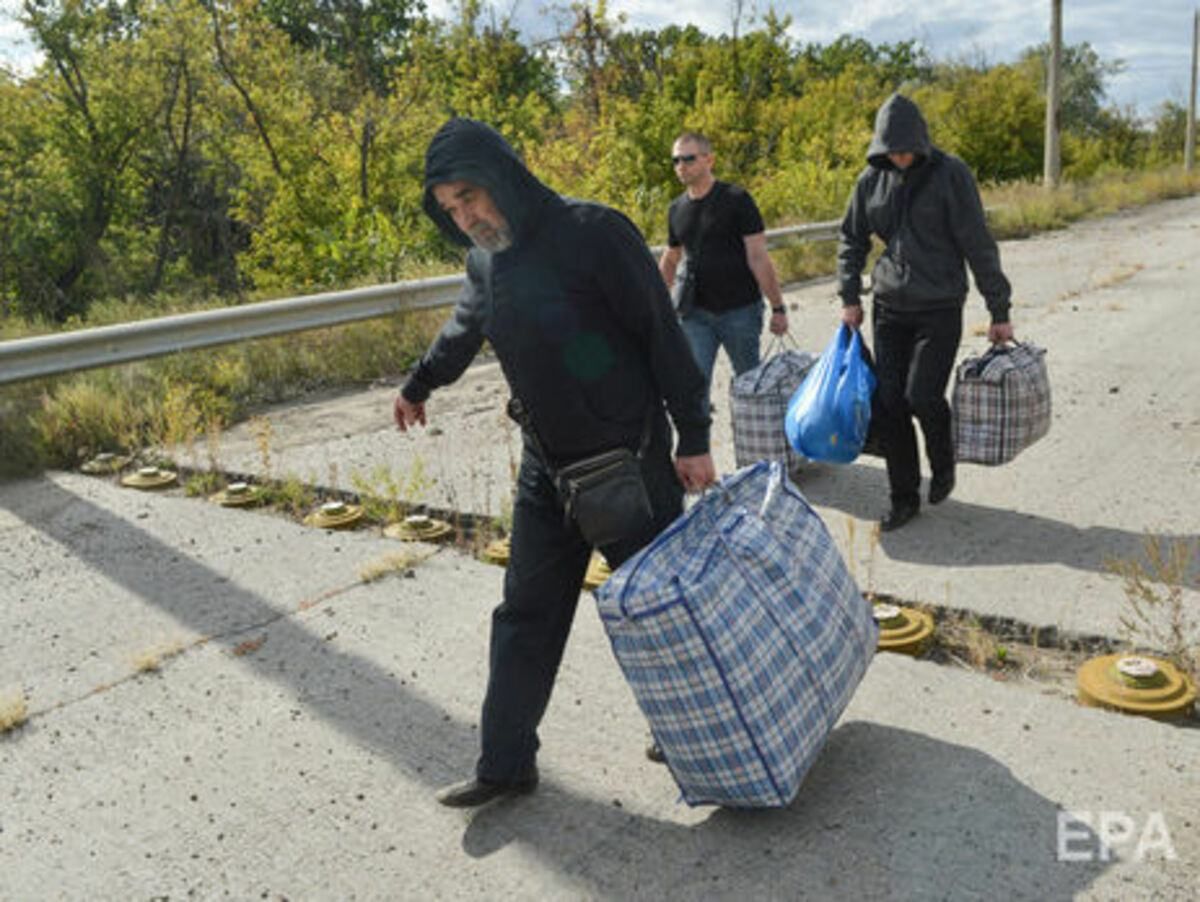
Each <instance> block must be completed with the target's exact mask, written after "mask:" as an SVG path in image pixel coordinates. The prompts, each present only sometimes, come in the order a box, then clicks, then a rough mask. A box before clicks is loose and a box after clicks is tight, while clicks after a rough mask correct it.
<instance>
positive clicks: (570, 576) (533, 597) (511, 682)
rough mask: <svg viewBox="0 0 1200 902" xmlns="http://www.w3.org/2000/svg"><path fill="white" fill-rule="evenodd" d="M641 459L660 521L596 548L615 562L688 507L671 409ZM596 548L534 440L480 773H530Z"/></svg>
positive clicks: (501, 612) (525, 461) (519, 505)
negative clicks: (567, 515) (569, 519)
mask: <svg viewBox="0 0 1200 902" xmlns="http://www.w3.org/2000/svg"><path fill="white" fill-rule="evenodd" d="M656 427H657V428H656V429H655V436H654V439H653V440H652V442H651V444H650V447H649V448H648V449H647V451H646V454H645V457H644V458H643V463H642V473H643V475H644V476H645V479H646V488H647V490H648V491H649V494H650V500H651V503H652V506H653V508H654V520H655V523H654V527H653V528H652V529H650V530H648V531H647V532H646V534H645V535H640V536H629V537H628V538H627V539H624V540H622V541H621V542H619V543H617V544H615V545H612V546H609V547H607V548H602V549H600V550H601V552H602V553H603V554H604V556H605V558H606V559H607V560H608V563H609V564H610V566H612V567H613V568H614V569H615V568H616V567H618V566H620V565H621V563H622V562H623V561H625V560H626V559H627V558H629V557H630V556H632V555H633V554H634V553H636V552H637V551H638V550H639V549H641V548H642V547H643V546H644V545H646V544H647V543H648V542H649V541H650V540H651V539H653V538H654V536H655V535H657V534H658V533H659V532H661V531H662V530H663V529H664V528H666V526H667V525H668V524H669V523H670V522H671V521H672V520H674V519H675V518H676V517H677V516H679V514H680V513H681V512H682V510H683V487H682V486H681V485H680V484H679V479H678V477H677V476H676V475H675V467H674V464H673V463H672V461H671V457H670V450H669V449H670V444H671V442H670V430H669V429H668V428H667V424H666V420H665V418H664V419H662V420H661V421H660V422H659V423H657V424H656ZM591 553H592V549H591V548H590V547H589V546H588V545H587V543H586V542H584V540H583V537H582V536H581V535H580V534H579V530H578V529H577V528H576V527H575V526H574V524H566V523H564V521H563V508H562V504H561V503H560V501H559V498H558V493H557V492H556V491H555V487H554V483H553V481H552V477H551V475H550V471H549V470H548V469H547V468H546V466H545V464H544V463H543V462H542V460H541V458H540V457H539V456H538V455H537V453H536V452H534V451H533V450H532V449H531V448H530V447H529V444H528V442H526V444H525V448H524V450H523V452H522V455H521V468H520V473H519V475H518V477H517V495H516V500H515V502H514V505H513V529H512V537H511V547H510V551H509V561H508V569H507V571H506V573H505V578H504V601H503V603H502V604H501V605H500V606H499V607H497V608H496V609H495V611H493V612H492V638H491V651H490V660H489V673H488V687H487V695H486V696H485V698H484V702H483V725H482V730H481V733H482V735H481V740H482V747H483V748H482V754H481V755H480V758H479V762H478V764H477V766H476V773H477V774H478V776H479V777H480V778H482V779H485V780H492V781H498V782H509V781H513V780H519V779H521V778H522V777H524V776H527V775H529V774H530V772H531V771H532V770H533V767H534V762H535V759H536V756H537V750H538V737H537V728H538V724H539V723H540V722H541V719H542V715H543V714H544V713H545V711H546V705H547V704H548V703H549V701H550V692H551V690H552V689H553V688H554V679H555V676H556V675H557V674H558V666H559V663H560V662H561V660H562V654H563V648H564V647H565V645H566V642H567V635H568V633H569V632H570V630H571V622H572V620H573V619H574V617H575V606H576V604H577V603H578V601H579V593H580V590H581V588H582V586H583V577H584V573H585V572H586V571H587V565H588V559H589V558H590V556H591Z"/></svg>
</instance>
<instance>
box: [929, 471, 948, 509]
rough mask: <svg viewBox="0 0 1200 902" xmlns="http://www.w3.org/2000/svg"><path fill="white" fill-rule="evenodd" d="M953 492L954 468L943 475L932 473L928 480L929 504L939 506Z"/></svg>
mask: <svg viewBox="0 0 1200 902" xmlns="http://www.w3.org/2000/svg"><path fill="white" fill-rule="evenodd" d="M953 491H954V468H953V467H951V468H950V469H949V470H946V471H945V472H943V473H934V474H933V478H932V479H930V480H929V503H930V504H941V503H942V502H943V501H945V500H946V499H947V498H949V497H950V493H951V492H953Z"/></svg>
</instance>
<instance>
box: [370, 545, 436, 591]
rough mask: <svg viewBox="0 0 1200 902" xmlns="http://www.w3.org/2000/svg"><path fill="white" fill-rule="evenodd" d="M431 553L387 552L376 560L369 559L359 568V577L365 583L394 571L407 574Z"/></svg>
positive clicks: (374, 580)
mask: <svg viewBox="0 0 1200 902" xmlns="http://www.w3.org/2000/svg"><path fill="white" fill-rule="evenodd" d="M429 554H432V552H428V553H426V554H415V553H413V552H408V551H395V552H391V553H389V554H385V555H384V556H383V557H381V558H378V559H377V560H374V561H368V562H367V563H365V564H363V565H362V566H361V567H360V568H359V570H358V576H359V579H361V580H362V581H363V582H364V583H375V582H379V580H381V579H383V578H384V577H387V576H390V575H392V574H393V573H401V574H406V573H410V572H412V570H413V569H414V568H415V567H416V566H417V565H419V564H420V563H421V562H422V561H424V560H425V559H426V558H427V557H429Z"/></svg>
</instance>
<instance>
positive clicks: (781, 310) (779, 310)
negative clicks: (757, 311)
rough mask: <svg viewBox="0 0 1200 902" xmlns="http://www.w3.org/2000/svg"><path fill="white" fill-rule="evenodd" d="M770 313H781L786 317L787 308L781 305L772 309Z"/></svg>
mask: <svg viewBox="0 0 1200 902" xmlns="http://www.w3.org/2000/svg"><path fill="white" fill-rule="evenodd" d="M771 312H772V313H782V314H783V315H784V316H787V307H785V306H784V305H783V304H780V305H779V306H778V307H772V308H771Z"/></svg>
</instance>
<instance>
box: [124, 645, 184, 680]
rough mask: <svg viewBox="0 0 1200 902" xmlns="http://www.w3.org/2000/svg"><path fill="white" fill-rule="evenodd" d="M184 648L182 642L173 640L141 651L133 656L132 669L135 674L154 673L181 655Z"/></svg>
mask: <svg viewBox="0 0 1200 902" xmlns="http://www.w3.org/2000/svg"><path fill="white" fill-rule="evenodd" d="M184 648H186V646H185V645H184V643H183V642H181V641H179V640H173V641H171V642H164V643H160V644H158V645H154V646H151V647H150V648H146V649H143V650H142V651H139V652H137V653H136V654H135V655H134V656H133V669H134V671H135V672H137V673H156V672H157V671H159V670H162V666H163V664H164V663H165V662H166V661H168V660H170V659H171V658H173V657H175V656H176V655H179V654H182V653H183V650H184Z"/></svg>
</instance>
